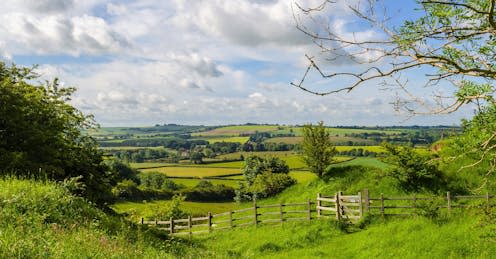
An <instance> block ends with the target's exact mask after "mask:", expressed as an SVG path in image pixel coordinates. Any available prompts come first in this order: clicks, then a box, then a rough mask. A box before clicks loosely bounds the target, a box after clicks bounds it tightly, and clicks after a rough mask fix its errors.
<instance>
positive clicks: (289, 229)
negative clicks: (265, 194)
mask: <svg viewBox="0 0 496 259" xmlns="http://www.w3.org/2000/svg"><path fill="white" fill-rule="evenodd" d="M477 222H478V220H477V217H476V216H475V217H474V216H471V215H463V214H462V215H457V217H453V218H452V219H450V220H449V221H448V222H446V223H443V224H437V223H435V222H433V221H432V220H429V219H426V218H423V217H416V218H415V217H414V218H410V219H404V220H399V219H398V220H388V221H386V222H381V221H380V220H378V221H377V222H374V223H372V224H370V225H369V226H367V227H366V229H364V230H359V231H357V232H354V233H345V232H343V231H340V230H339V228H338V227H337V225H336V224H335V222H333V221H328V220H321V221H312V222H303V223H301V224H296V223H285V224H284V225H283V226H260V227H258V228H254V227H249V228H240V229H236V230H233V231H225V232H215V233H214V234H212V235H209V236H204V237H202V238H200V239H199V242H201V244H202V246H203V247H204V248H203V250H194V251H193V250H192V251H190V252H191V254H196V256H200V257H201V256H207V255H208V256H211V257H217V258H230V257H232V258H239V257H241V258H262V257H263V258H400V257H401V258H467V257H468V258H494V257H493V256H494V254H495V253H496V246H494V244H493V243H491V242H487V241H484V240H481V239H480V238H479V235H480V232H479V231H478V229H477V228H478V224H477Z"/></svg>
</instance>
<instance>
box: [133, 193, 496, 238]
mask: <svg viewBox="0 0 496 259" xmlns="http://www.w3.org/2000/svg"><path fill="white" fill-rule="evenodd" d="M494 198H496V195H490V194H489V193H486V194H485V195H451V193H450V192H447V193H446V196H444V197H417V196H416V195H413V196H412V197H384V194H382V193H381V195H380V196H379V197H375V198H371V197H370V194H369V191H368V190H367V189H365V190H364V191H363V192H359V193H358V194H357V195H343V193H342V192H337V193H336V194H335V195H333V196H324V195H322V194H321V193H318V194H317V198H316V202H312V201H310V200H307V201H306V202H302V203H288V204H269V205H259V204H257V202H256V200H255V201H253V206H252V207H249V208H244V209H239V210H233V211H228V212H224V213H218V214H212V213H210V212H209V213H208V214H207V215H206V216H204V217H195V218H192V217H191V216H189V217H188V218H184V219H173V218H170V219H169V220H167V221H165V220H158V219H155V220H145V219H144V218H142V219H141V222H140V223H141V224H143V225H148V226H152V227H156V228H157V229H159V230H164V231H167V232H169V234H171V235H189V237H191V236H192V235H194V234H201V233H209V232H211V231H214V230H221V229H232V228H236V227H243V226H253V225H254V226H257V225H259V224H283V223H284V222H286V221H294V220H312V219H318V218H335V219H336V220H352V221H356V220H359V219H360V218H362V216H363V214H364V212H367V213H369V214H371V215H377V214H379V215H381V216H386V215H387V216H408V215H414V214H415V213H414V212H415V211H414V210H412V209H421V208H423V207H428V206H431V207H432V206H433V207H435V208H442V209H447V211H448V213H451V211H452V210H453V209H454V208H471V207H486V208H488V207H492V206H494V204H492V203H491V199H494ZM477 199H483V200H484V202H483V203H481V204H476V205H474V204H473V202H472V204H467V202H468V201H470V200H472V201H473V200H477ZM428 201H437V202H443V203H444V204H435V205H425V204H423V202H428ZM464 201H465V203H464ZM314 205H315V206H314ZM313 212H316V216H317V217H312V213H313Z"/></svg>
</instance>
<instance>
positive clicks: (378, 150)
mask: <svg viewBox="0 0 496 259" xmlns="http://www.w3.org/2000/svg"><path fill="white" fill-rule="evenodd" d="M359 148H361V149H363V150H364V151H365V150H367V151H370V152H376V153H382V152H386V150H385V149H384V147H382V146H336V150H337V151H350V150H352V149H359Z"/></svg>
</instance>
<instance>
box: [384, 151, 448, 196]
mask: <svg viewBox="0 0 496 259" xmlns="http://www.w3.org/2000/svg"><path fill="white" fill-rule="evenodd" d="M383 146H384V147H385V148H386V150H387V151H388V153H389V156H388V157H387V158H386V162H387V163H389V164H392V165H393V166H394V167H393V168H392V169H390V170H389V172H388V175H389V176H391V177H393V178H395V179H396V180H397V181H398V183H399V185H400V187H401V188H403V189H404V190H405V191H409V192H419V191H421V190H425V191H430V192H434V193H437V192H441V191H444V190H446V186H447V181H446V177H445V176H444V174H443V173H442V172H441V171H440V170H439V169H438V167H437V165H436V164H434V163H433V162H432V157H431V156H429V155H421V154H419V153H418V152H416V151H415V150H414V149H413V148H411V147H406V146H394V145H390V144H384V145H383Z"/></svg>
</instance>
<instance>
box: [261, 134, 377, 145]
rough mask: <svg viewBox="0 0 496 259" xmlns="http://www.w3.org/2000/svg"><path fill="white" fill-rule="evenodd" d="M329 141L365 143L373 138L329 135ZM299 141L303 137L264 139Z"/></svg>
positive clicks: (296, 142)
mask: <svg viewBox="0 0 496 259" xmlns="http://www.w3.org/2000/svg"><path fill="white" fill-rule="evenodd" d="M330 140H331V142H333V143H343V142H348V141H352V142H359V143H366V144H369V143H370V144H373V143H374V141H373V140H369V139H362V138H354V137H345V136H338V137H336V136H331V137H330ZM301 141H303V137H276V138H269V139H267V140H265V142H267V143H285V144H300V143H301Z"/></svg>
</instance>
